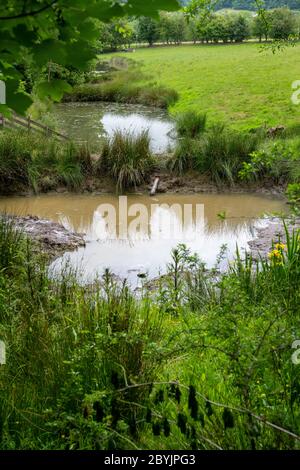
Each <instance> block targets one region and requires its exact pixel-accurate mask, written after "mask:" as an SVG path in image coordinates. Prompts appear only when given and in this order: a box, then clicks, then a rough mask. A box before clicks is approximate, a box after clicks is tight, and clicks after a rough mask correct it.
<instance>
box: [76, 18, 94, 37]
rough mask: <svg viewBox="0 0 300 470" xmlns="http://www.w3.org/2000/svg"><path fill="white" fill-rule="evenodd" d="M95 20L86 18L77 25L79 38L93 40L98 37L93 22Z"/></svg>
mask: <svg viewBox="0 0 300 470" xmlns="http://www.w3.org/2000/svg"><path fill="white" fill-rule="evenodd" d="M95 21H96V20H94V21H93V20H91V19H87V20H85V21H83V22H82V23H81V24H79V25H78V31H79V32H80V37H81V39H85V40H87V41H93V40H94V39H98V37H99V28H98V27H97V26H96V24H95Z"/></svg>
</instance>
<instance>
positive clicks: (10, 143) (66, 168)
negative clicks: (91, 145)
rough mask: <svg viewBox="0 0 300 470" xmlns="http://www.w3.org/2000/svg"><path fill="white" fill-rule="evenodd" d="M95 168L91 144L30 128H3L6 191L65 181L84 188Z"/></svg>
mask: <svg viewBox="0 0 300 470" xmlns="http://www.w3.org/2000/svg"><path fill="white" fill-rule="evenodd" d="M91 172H92V160H91V156H90V151H89V149H88V147H87V146H75V145H74V144H73V143H72V142H59V141H57V140H55V139H52V138H50V139H49V138H46V137H44V136H40V135H37V134H33V133H27V132H26V131H10V130H5V131H0V184H1V191H2V192H7V193H9V192H14V191H21V190H22V189H30V190H32V191H34V192H39V191H48V190H51V189H55V188H56V187H58V186H60V185H63V186H66V187H68V188H69V189H73V190H76V189H80V187H81V185H82V183H83V181H84V179H85V177H86V176H87V175H89V174H91Z"/></svg>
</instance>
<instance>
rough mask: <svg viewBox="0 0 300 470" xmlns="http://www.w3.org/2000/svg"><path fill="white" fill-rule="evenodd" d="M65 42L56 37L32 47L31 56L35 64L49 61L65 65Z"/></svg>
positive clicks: (44, 63)
mask: <svg viewBox="0 0 300 470" xmlns="http://www.w3.org/2000/svg"><path fill="white" fill-rule="evenodd" d="M66 55H67V53H66V44H65V43H64V42H62V41H58V40H56V39H46V40H45V41H43V42H41V43H40V44H38V45H37V46H36V47H35V48H34V52H33V57H34V60H35V61H36V63H37V65H39V66H43V65H46V64H48V63H49V62H54V63H55V64H60V65H66Z"/></svg>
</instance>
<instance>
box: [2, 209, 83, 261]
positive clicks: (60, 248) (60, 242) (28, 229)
mask: <svg viewBox="0 0 300 470" xmlns="http://www.w3.org/2000/svg"><path fill="white" fill-rule="evenodd" d="M6 217H8V218H9V220H11V221H13V223H14V225H15V227H16V228H17V229H20V230H21V231H22V232H23V233H24V234H26V235H27V236H28V237H29V238H30V239H31V240H32V241H33V242H36V243H38V245H39V247H40V248H41V250H42V251H43V252H44V253H46V254H47V255H49V256H50V257H51V258H53V257H56V256H59V255H61V254H63V253H64V252H65V251H73V250H76V249H77V248H78V247H81V246H85V241H84V238H83V235H82V234H79V233H75V232H71V231H69V230H67V229H66V228H64V227H63V226H62V225H61V224H58V223H55V222H52V221H50V220H47V219H40V218H39V217H35V216H27V217H16V216H6Z"/></svg>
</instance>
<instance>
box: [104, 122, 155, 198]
mask: <svg viewBox="0 0 300 470" xmlns="http://www.w3.org/2000/svg"><path fill="white" fill-rule="evenodd" d="M153 167H154V158H153V156H152V153H151V150H150V138H149V133H148V131H147V130H144V131H142V132H141V133H139V134H134V133H130V132H125V133H124V132H122V131H120V130H117V131H116V132H115V133H114V134H113V136H112V137H111V138H110V139H107V140H106V142H105V143H104V146H103V149H102V155H101V158H100V161H99V171H104V172H105V173H107V174H108V175H109V176H111V177H112V178H113V179H114V181H115V182H116V188H117V191H120V192H122V191H123V190H125V189H127V188H130V187H136V186H139V185H141V184H143V183H145V182H147V180H148V178H149V175H150V172H151V170H152V169H153Z"/></svg>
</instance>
